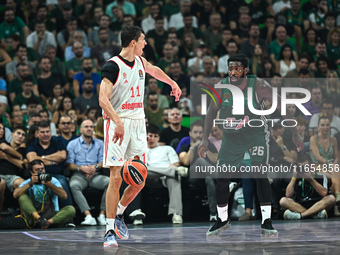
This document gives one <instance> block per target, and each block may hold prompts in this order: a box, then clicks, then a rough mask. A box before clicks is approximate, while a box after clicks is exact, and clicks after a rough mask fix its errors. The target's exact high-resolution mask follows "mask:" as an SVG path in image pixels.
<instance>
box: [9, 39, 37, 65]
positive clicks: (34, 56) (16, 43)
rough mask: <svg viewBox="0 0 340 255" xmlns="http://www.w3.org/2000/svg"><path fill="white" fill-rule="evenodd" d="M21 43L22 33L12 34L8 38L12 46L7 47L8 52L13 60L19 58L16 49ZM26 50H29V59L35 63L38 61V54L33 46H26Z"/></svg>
mask: <svg viewBox="0 0 340 255" xmlns="http://www.w3.org/2000/svg"><path fill="white" fill-rule="evenodd" d="M19 44H21V38H20V35H18V34H12V35H11V36H10V37H9V38H8V45H9V47H10V48H8V49H7V53H8V55H9V56H10V58H11V59H12V60H16V58H17V53H16V50H17V48H18V46H19ZM26 52H27V60H28V61H31V62H33V63H35V62H37V60H38V59H39V56H38V54H37V53H36V52H35V50H34V49H32V48H26Z"/></svg>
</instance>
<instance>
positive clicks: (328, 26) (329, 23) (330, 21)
mask: <svg viewBox="0 0 340 255" xmlns="http://www.w3.org/2000/svg"><path fill="white" fill-rule="evenodd" d="M339 17H340V16H339ZM335 25H336V24H335V15H334V13H331V12H328V13H327V14H326V15H325V26H324V27H323V28H321V29H320V30H318V32H317V33H318V36H319V37H320V40H321V41H324V42H325V41H327V37H328V34H329V31H331V30H332V29H333V28H334V27H335Z"/></svg>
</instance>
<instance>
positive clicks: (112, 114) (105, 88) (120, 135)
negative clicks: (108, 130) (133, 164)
mask: <svg viewBox="0 0 340 255" xmlns="http://www.w3.org/2000/svg"><path fill="white" fill-rule="evenodd" d="M112 88H113V86H112V83H111V81H110V80H109V79H107V78H105V77H104V78H103V80H102V82H101V84H100V90H99V105H100V107H101V108H102V109H103V110H104V112H105V113H106V115H107V116H108V117H109V118H110V119H111V120H112V121H114V122H115V123H116V128H115V132H114V136H113V138H112V141H113V142H114V143H116V142H118V141H119V140H120V142H119V145H121V144H122V142H123V139H124V125H123V122H122V120H121V119H120V118H119V116H118V115H117V113H116V111H115V110H114V109H113V107H112V105H111V103H110V101H109V95H111V93H112Z"/></svg>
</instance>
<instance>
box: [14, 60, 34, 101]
mask: <svg viewBox="0 0 340 255" xmlns="http://www.w3.org/2000/svg"><path fill="white" fill-rule="evenodd" d="M16 70H17V71H16V73H17V74H18V77H17V78H15V79H14V80H12V81H11V82H10V83H9V86H8V94H9V100H10V101H11V102H12V103H13V100H14V98H15V97H16V96H17V95H19V94H21V92H22V87H21V84H22V81H23V80H24V79H25V78H27V77H31V78H32V80H33V84H34V86H33V92H34V94H35V95H36V96H39V92H38V85H37V81H36V79H35V78H34V76H33V75H32V74H30V71H29V68H28V65H27V64H25V63H18V64H17V67H16Z"/></svg>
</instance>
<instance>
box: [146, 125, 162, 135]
mask: <svg viewBox="0 0 340 255" xmlns="http://www.w3.org/2000/svg"><path fill="white" fill-rule="evenodd" d="M146 133H147V134H148V133H150V134H157V135H159V134H160V133H161V131H160V130H159V128H158V127H157V126H156V125H154V124H149V126H148V127H147V131H146Z"/></svg>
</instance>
